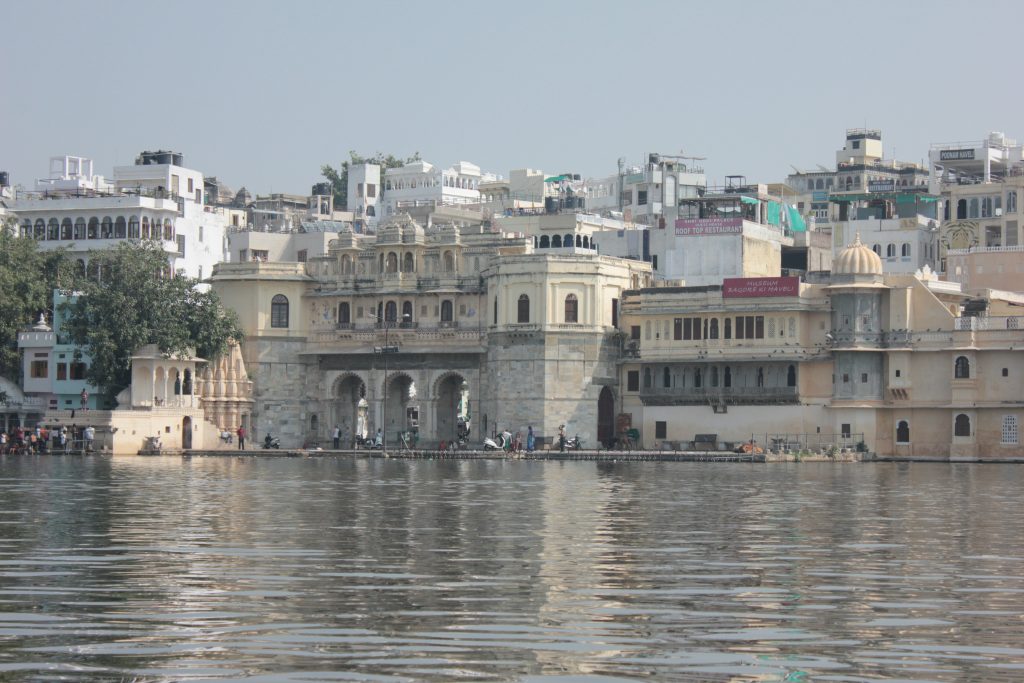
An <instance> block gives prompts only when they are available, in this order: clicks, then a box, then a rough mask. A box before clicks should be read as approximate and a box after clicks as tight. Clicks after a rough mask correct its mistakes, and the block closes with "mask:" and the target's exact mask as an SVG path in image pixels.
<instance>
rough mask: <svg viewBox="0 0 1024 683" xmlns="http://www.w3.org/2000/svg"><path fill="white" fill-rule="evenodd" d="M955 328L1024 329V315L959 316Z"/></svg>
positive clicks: (960, 329) (962, 329)
mask: <svg viewBox="0 0 1024 683" xmlns="http://www.w3.org/2000/svg"><path fill="white" fill-rule="evenodd" d="M955 329H956V330H957V331H964V330H972V331H973V330H1020V329H1024V317H1022V316H1016V315H1010V316H1001V315H1000V316H986V317H984V318H957V319H956V325H955Z"/></svg>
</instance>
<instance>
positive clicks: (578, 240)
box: [576, 235, 583, 247]
mask: <svg viewBox="0 0 1024 683" xmlns="http://www.w3.org/2000/svg"><path fill="white" fill-rule="evenodd" d="M576 246H577V247H582V246H583V235H576Z"/></svg>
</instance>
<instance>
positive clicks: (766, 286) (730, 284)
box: [722, 277, 800, 299]
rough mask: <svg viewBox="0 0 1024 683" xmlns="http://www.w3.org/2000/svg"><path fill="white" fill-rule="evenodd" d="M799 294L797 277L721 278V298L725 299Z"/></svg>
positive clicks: (798, 279)
mask: <svg viewBox="0 0 1024 683" xmlns="http://www.w3.org/2000/svg"><path fill="white" fill-rule="evenodd" d="M799 295H800V278H798V277H727V278H725V279H724V280H722V298H725V299H741V298H748V297H751V298H753V297H766V296H799Z"/></svg>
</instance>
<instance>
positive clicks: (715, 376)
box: [711, 365, 718, 387]
mask: <svg viewBox="0 0 1024 683" xmlns="http://www.w3.org/2000/svg"><path fill="white" fill-rule="evenodd" d="M711 386H713V387H717V386H718V366H717V365H712V366H711Z"/></svg>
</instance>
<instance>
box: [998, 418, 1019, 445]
mask: <svg viewBox="0 0 1024 683" xmlns="http://www.w3.org/2000/svg"><path fill="white" fill-rule="evenodd" d="M1019 442H1020V436H1019V434H1018V420H1017V416H1016V415H1004V416H1003V437H1002V443H1003V444H1004V445H1007V446H1016V445H1017V444H1018V443H1019Z"/></svg>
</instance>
